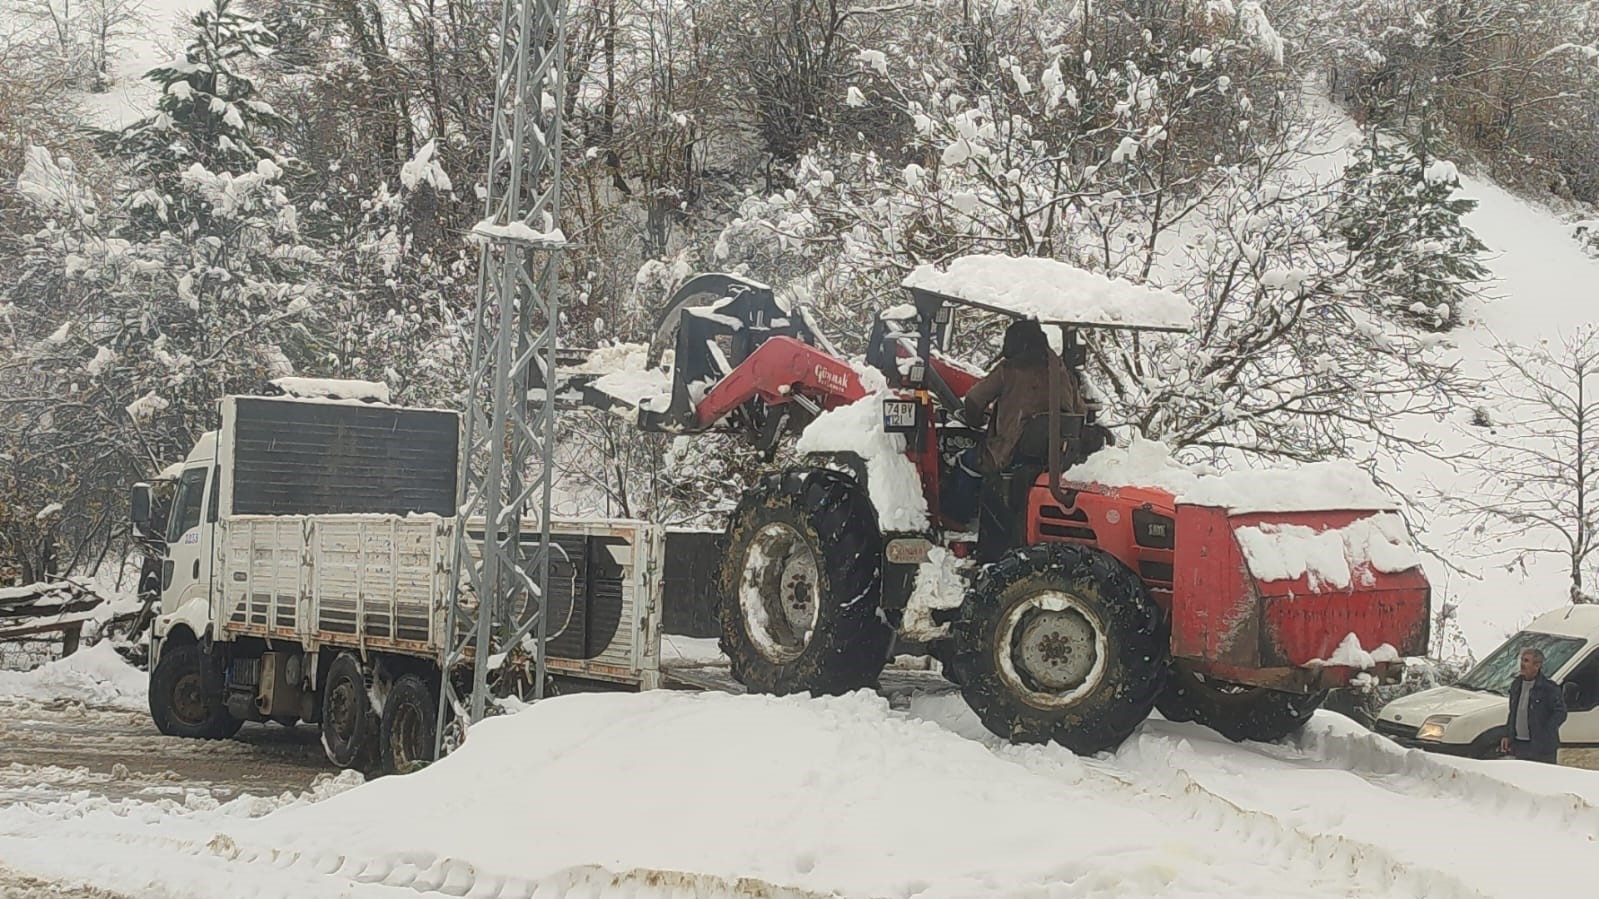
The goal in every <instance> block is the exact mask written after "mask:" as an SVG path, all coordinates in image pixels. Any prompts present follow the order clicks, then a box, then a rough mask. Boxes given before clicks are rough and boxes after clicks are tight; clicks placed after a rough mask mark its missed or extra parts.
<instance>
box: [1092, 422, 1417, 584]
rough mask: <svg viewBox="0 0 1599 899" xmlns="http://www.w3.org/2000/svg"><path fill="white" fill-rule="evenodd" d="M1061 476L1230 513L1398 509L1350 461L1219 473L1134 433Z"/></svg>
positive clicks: (1380, 510)
mask: <svg viewBox="0 0 1599 899" xmlns="http://www.w3.org/2000/svg"><path fill="white" fill-rule="evenodd" d="M1062 477H1063V478H1064V479H1065V480H1067V481H1075V482H1078V483H1085V484H1101V485H1104V486H1107V487H1153V488H1156V489H1160V490H1166V491H1168V492H1170V493H1171V494H1172V496H1173V497H1175V499H1176V500H1177V502H1180V503H1189V504H1191V505H1196V506H1213V507H1216V508H1219V509H1226V510H1228V511H1229V512H1231V513H1232V514H1235V515H1241V514H1247V513H1251V512H1316V511H1330V510H1371V511H1374V512H1386V511H1392V510H1394V509H1397V508H1398V504H1397V503H1396V502H1394V500H1393V498H1392V497H1390V496H1388V495H1387V494H1386V493H1384V492H1383V491H1382V489H1381V488H1379V487H1378V486H1377V484H1376V483H1375V482H1374V481H1372V479H1371V477H1370V476H1369V475H1367V474H1366V473H1365V472H1364V471H1361V470H1360V468H1359V467H1357V466H1355V465H1354V464H1352V463H1350V462H1343V461H1330V462H1316V463H1313V464H1310V465H1301V466H1298V467H1293V468H1261V469H1242V470H1239V471H1229V472H1219V471H1214V470H1207V469H1202V468H1197V467H1189V466H1186V465H1183V464H1182V463H1180V462H1178V461H1177V460H1176V459H1175V458H1173V457H1172V454H1171V450H1170V449H1169V448H1168V447H1167V446H1166V445H1165V444H1164V443H1161V442H1159V441H1155V440H1144V439H1142V438H1139V437H1134V438H1133V442H1132V444H1131V445H1129V446H1126V447H1106V448H1104V449H1102V450H1100V451H1099V452H1097V453H1094V454H1093V455H1092V456H1090V457H1089V458H1088V460H1087V461H1085V462H1082V463H1081V464H1078V465H1075V466H1073V467H1072V468H1070V469H1068V470H1067V471H1066V473H1065V474H1064V475H1062ZM1385 558H1387V557H1386V556H1385Z"/></svg>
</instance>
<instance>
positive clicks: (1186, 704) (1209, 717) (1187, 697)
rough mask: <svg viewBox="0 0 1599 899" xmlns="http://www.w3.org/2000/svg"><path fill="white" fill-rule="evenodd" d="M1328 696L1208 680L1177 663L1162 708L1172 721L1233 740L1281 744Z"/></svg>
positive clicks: (1168, 679)
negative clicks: (1181, 722) (1187, 724)
mask: <svg viewBox="0 0 1599 899" xmlns="http://www.w3.org/2000/svg"><path fill="white" fill-rule="evenodd" d="M1326 696H1327V693H1326V691H1325V690H1323V691H1321V692H1317V693H1285V692H1283V691H1282V690H1273V689H1270V688H1268V687H1251V686H1245V685H1243V684H1232V683H1228V682H1226V681H1219V680H1215V679H1213V678H1207V677H1205V676H1203V675H1201V674H1198V673H1196V672H1194V671H1193V670H1192V669H1190V668H1189V667H1188V666H1187V665H1184V664H1183V663H1181V662H1173V663H1172V666H1171V673H1170V675H1169V676H1168V677H1167V680H1166V689H1165V691H1164V692H1162V693H1161V695H1160V701H1159V703H1157V705H1158V707H1159V708H1160V713H1161V714H1162V715H1163V716H1165V718H1166V720H1167V721H1193V722H1195V723H1197V724H1203V725H1204V726H1206V727H1208V728H1210V729H1211V730H1214V731H1216V732H1217V733H1219V734H1221V735H1222V736H1224V737H1226V738H1227V739H1229V740H1234V741H1243V740H1259V741H1261V742H1264V743H1269V742H1272V741H1273V740H1281V739H1282V738H1283V737H1286V736H1288V735H1289V734H1291V733H1293V732H1294V731H1297V730H1299V729H1300V728H1301V727H1303V726H1304V725H1305V722H1306V721H1309V720H1310V716H1311V715H1313V714H1315V712H1316V709H1318V708H1320V707H1321V702H1322V700H1323V699H1325V698H1326Z"/></svg>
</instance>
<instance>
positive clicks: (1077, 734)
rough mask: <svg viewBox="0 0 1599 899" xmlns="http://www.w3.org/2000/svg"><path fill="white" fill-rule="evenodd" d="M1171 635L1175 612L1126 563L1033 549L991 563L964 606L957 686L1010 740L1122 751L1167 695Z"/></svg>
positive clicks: (1086, 550)
mask: <svg viewBox="0 0 1599 899" xmlns="http://www.w3.org/2000/svg"><path fill="white" fill-rule="evenodd" d="M1169 635H1170V625H1169V623H1168V621H1167V617H1166V613H1165V611H1164V610H1163V609H1161V607H1160V606H1159V605H1157V604H1156V603H1155V602H1154V600H1153V599H1151V598H1150V596H1149V593H1148V591H1147V590H1145V588H1144V584H1143V581H1141V580H1140V579H1139V578H1138V576H1137V575H1136V574H1134V573H1133V572H1132V571H1131V570H1129V569H1128V568H1127V566H1126V565H1123V564H1122V563H1121V562H1120V561H1118V560H1117V559H1116V558H1115V557H1113V556H1111V555H1109V554H1108V553H1105V552H1103V551H1100V550H1097V549H1094V548H1091V547H1087V546H1078V545H1075V544H1064V543H1059V544H1045V545H1040V546H1029V547H1023V548H1021V549H1017V550H1013V551H1011V552H1010V553H1008V554H1006V555H1005V556H1004V557H1003V558H1001V559H1000V560H999V561H998V562H995V563H994V564H992V565H990V566H989V567H988V568H987V569H986V570H985V571H984V572H983V574H982V575H981V576H980V577H979V578H978V581H977V586H976V587H975V588H974V589H973V590H972V592H971V593H970V594H969V595H968V597H967V600H966V604H965V605H964V606H962V607H961V617H960V620H959V621H958V622H956V624H955V628H954V640H955V659H954V661H955V674H956V682H957V683H959V684H961V692H962V694H963V695H964V696H965V697H966V702H967V704H969V705H970V706H971V707H972V710H973V711H975V712H976V713H977V717H978V718H980V719H981V720H982V722H983V724H984V726H986V727H987V728H988V729H989V730H991V731H993V732H994V733H996V734H998V735H999V736H1001V737H1004V738H1006V739H1008V740H1013V741H1016V742H1023V743H1041V742H1044V741H1046V740H1054V741H1056V742H1058V743H1061V744H1062V745H1064V746H1066V747H1067V748H1068V749H1071V750H1072V751H1073V752H1077V753H1081V754H1087V753H1093V752H1099V751H1101V750H1105V749H1113V748H1115V747H1116V746H1118V745H1120V744H1121V742H1122V741H1123V740H1125V739H1127V737H1128V736H1129V735H1130V734H1131V733H1132V732H1133V731H1134V730H1135V729H1136V728H1137V727H1138V725H1139V724H1140V723H1141V722H1143V720H1144V719H1145V718H1146V717H1148V715H1149V711H1150V709H1152V708H1153V707H1154V705H1155V698H1156V697H1157V696H1159V695H1160V691H1161V685H1162V683H1163V682H1164V680H1165V674H1166V657H1167V652H1168V646H1169V641H1170V636H1169Z"/></svg>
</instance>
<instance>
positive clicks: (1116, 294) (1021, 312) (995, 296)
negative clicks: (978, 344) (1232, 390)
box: [901, 255, 1194, 331]
mask: <svg viewBox="0 0 1599 899" xmlns="http://www.w3.org/2000/svg"><path fill="white" fill-rule="evenodd" d="M901 286H903V287H904V288H906V289H907V290H912V291H921V292H925V293H931V294H936V295H938V296H940V297H943V298H944V299H946V300H949V301H952V302H956V303H960V304H962V305H966V306H974V307H976V308H979V309H986V310H988V311H990V312H998V313H1000V314H1001V315H1009V316H1012V317H1014V318H1035V319H1038V320H1039V321H1040V322H1043V323H1045V324H1057V325H1076V326H1081V327H1093V328H1126V329H1134V330H1146V331H1187V330H1189V329H1190V328H1191V327H1193V320H1194V307H1193V306H1192V305H1191V304H1190V303H1189V302H1188V301H1187V300H1185V299H1183V298H1182V297H1180V296H1178V295H1177V294H1175V293H1172V292H1171V291H1169V290H1162V289H1160V288H1158V287H1150V286H1149V285H1146V284H1134V283H1133V282H1131V281H1121V280H1117V279H1114V278H1107V277H1105V276H1104V275H1100V274H1096V273H1094V272H1090V271H1085V270H1083V269H1080V268H1077V267H1076V266H1073V265H1067V264H1066V263H1064V262H1057V261H1055V260H1053V259H1039V258H1036V257H1014V256H992V255H990V256H962V257H960V258H959V259H956V260H954V261H952V262H950V263H949V266H948V267H947V268H946V269H945V270H944V271H939V270H938V269H936V268H934V267H933V266H931V265H922V266H918V267H917V268H916V270H915V271H913V272H911V273H910V276H909V277H907V278H906V279H905V281H904V282H903V284H902V285H901Z"/></svg>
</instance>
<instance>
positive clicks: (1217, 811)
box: [990, 737, 1488, 899]
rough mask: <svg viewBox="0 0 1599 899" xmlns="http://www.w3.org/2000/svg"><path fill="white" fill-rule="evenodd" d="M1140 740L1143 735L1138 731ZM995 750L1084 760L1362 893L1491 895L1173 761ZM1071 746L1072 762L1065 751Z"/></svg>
mask: <svg viewBox="0 0 1599 899" xmlns="http://www.w3.org/2000/svg"><path fill="white" fill-rule="evenodd" d="M1135 739H1136V737H1135ZM990 748H991V749H992V750H993V751H994V753H995V755H997V756H998V757H1000V758H1002V759H1006V760H1009V761H1011V762H1014V763H1016V764H1018V765H1021V766H1023V767H1025V768H1027V769H1028V770H1030V771H1033V772H1034V773H1037V774H1039V775H1040V776H1045V777H1059V776H1060V772H1061V771H1063V770H1074V769H1075V767H1076V765H1077V764H1080V765H1082V767H1083V768H1084V769H1085V770H1086V771H1087V772H1088V773H1089V774H1090V775H1091V776H1094V777H1096V778H1098V779H1100V780H1101V782H1103V783H1106V784H1111V785H1114V786H1115V787H1116V788H1119V789H1121V790H1124V791H1128V792H1131V793H1133V794H1135V795H1136V796H1138V797H1140V798H1147V799H1153V800H1155V801H1158V802H1167V803H1171V804H1174V805H1180V806H1182V807H1184V808H1186V809H1189V810H1193V811H1194V812H1196V813H1195V814H1193V815H1191V816H1189V819H1190V820H1192V821H1194V822H1195V823H1197V824H1198V825H1200V826H1201V827H1209V828H1211V829H1213V830H1214V831H1215V832H1217V833H1223V834H1232V835H1236V836H1237V838H1238V840H1237V842H1239V843H1242V844H1245V845H1250V846H1256V847H1265V848H1267V849H1276V850H1280V851H1281V852H1282V853H1283V855H1284V856H1285V857H1287V858H1291V859H1300V860H1308V861H1309V863H1310V864H1311V865H1312V866H1313V867H1314V868H1315V870H1317V871H1318V872H1319V873H1321V874H1323V875H1325V876H1327V877H1328V878H1329V879H1336V880H1338V881H1340V882H1342V883H1344V884H1346V885H1347V886H1348V888H1350V889H1354V890H1358V891H1359V893H1358V894H1359V895H1370V896H1405V897H1413V896H1428V897H1429V899H1432V897H1436V899H1488V896H1487V894H1485V893H1482V892H1481V891H1479V890H1477V889H1475V888H1473V887H1472V886H1470V885H1469V884H1467V883H1466V882H1465V881H1463V880H1461V879H1460V878H1458V877H1456V876H1455V875H1452V874H1449V873H1447V872H1444V871H1440V870H1438V869H1436V868H1432V867H1427V866H1422V865H1417V864H1415V863H1414V862H1410V861H1407V860H1405V859H1402V858H1400V857H1399V856H1397V855H1396V854H1394V853H1393V852H1391V851H1390V850H1388V849H1387V848H1385V847H1383V846H1380V845H1377V844H1375V843H1369V842H1365V841H1362V840H1358V839H1354V838H1352V837H1348V836H1344V835H1341V834H1321V833H1307V832H1306V831H1304V830H1303V829H1301V828H1299V827H1296V826H1294V825H1292V824H1290V823H1288V822H1286V821H1283V820H1282V819H1281V818H1278V817H1277V816H1275V815H1273V814H1271V813H1269V812H1265V811H1260V810H1257V809H1250V808H1246V807H1244V806H1241V805H1239V804H1238V803H1236V802H1234V801H1232V800H1231V799H1228V798H1226V797H1224V796H1222V795H1221V794H1219V793H1216V792H1215V791H1213V790H1211V789H1209V788H1207V787H1205V786H1204V785H1203V784H1201V783H1199V781H1197V780H1196V779H1195V778H1194V777H1193V776H1192V775H1190V774H1189V773H1188V772H1187V771H1184V770H1182V769H1180V768H1168V769H1166V772H1167V773H1165V774H1164V775H1157V774H1155V773H1154V772H1144V771H1140V772H1137V773H1139V774H1141V775H1143V776H1142V777H1138V778H1132V777H1126V776H1123V774H1124V772H1125V773H1133V771H1132V769H1116V768H1113V767H1111V766H1110V765H1108V764H1105V763H1102V762H1097V761H1094V760H1088V759H1080V758H1078V757H1077V756H1075V755H1073V754H1072V753H1071V751H1070V750H1068V749H1065V748H1064V747H1059V746H1028V747H1023V746H1011V745H1009V744H998V745H992V744H991V745H990ZM1061 753H1064V754H1065V756H1066V757H1067V758H1069V759H1070V761H1071V763H1074V764H1067V763H1066V762H1065V760H1063V759H1060V758H1058V757H1057V755H1058V754H1061Z"/></svg>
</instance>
